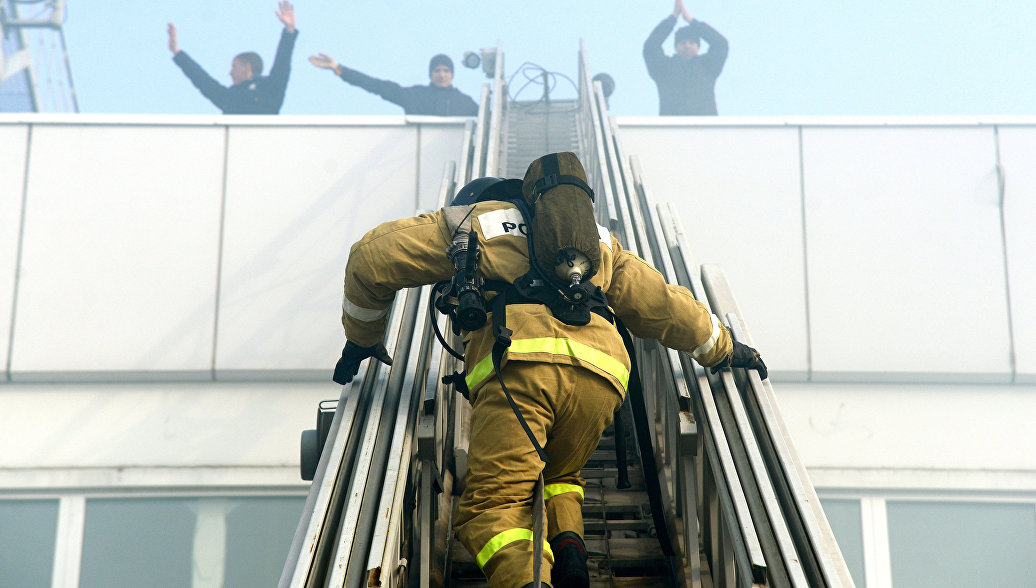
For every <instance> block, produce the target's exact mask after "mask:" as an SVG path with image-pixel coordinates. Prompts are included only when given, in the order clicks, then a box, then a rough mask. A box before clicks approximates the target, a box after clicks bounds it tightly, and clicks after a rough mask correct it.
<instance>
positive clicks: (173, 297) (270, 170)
mask: <svg viewBox="0 0 1036 588" xmlns="http://www.w3.org/2000/svg"><path fill="white" fill-rule="evenodd" d="M194 120H195V119H190V120H189V121H188V122H185V123H180V124H177V123H175V122H174V123H169V122H167V121H161V122H157V123H156V124H140V123H139V121H135V122H133V123H132V124H122V123H120V122H119V121H114V122H107V121H104V122H100V123H98V122H96V121H94V122H86V123H75V122H64V121H58V122H48V123H39V124H32V123H30V124H10V125H4V126H0V138H2V141H0V186H2V187H3V189H2V191H0V207H2V211H3V215H2V217H0V228H2V229H3V230H2V231H0V270H2V271H0V276H2V278H0V279H2V280H4V281H3V282H0V308H2V309H5V310H4V311H3V312H0V317H2V318H0V321H2V322H0V327H2V329H3V331H2V332H3V336H2V337H0V346H2V347H0V351H3V354H2V356H0V357H4V358H5V360H6V358H7V357H10V358H11V362H10V365H9V366H8V365H6V361H5V368H6V369H5V370H4V372H5V378H7V377H8V376H9V377H10V379H11V380H14V381H34V380H74V381H83V380H105V381H107V380H119V379H130V380H140V379H145V380H146V379H163V380H166V379H173V380H183V379H187V380H192V379H211V378H213V377H217V378H220V377H223V378H230V379H238V378H254V377H266V376H264V374H266V375H268V374H270V373H271V372H282V373H290V374H292V376H293V377H317V376H320V377H323V376H324V375H326V373H325V372H327V370H328V369H329V366H330V365H333V360H334V357H335V356H336V353H337V351H336V350H337V349H338V348H340V347H341V345H342V341H343V337H342V331H341V325H340V323H339V317H340V313H341V286H342V278H343V270H344V267H345V261H346V258H347V256H348V250H349V246H350V245H351V244H352V243H353V242H355V241H356V240H358V239H359V238H360V237H361V236H362V235H363V234H364V233H366V232H367V231H368V230H370V229H371V228H373V227H374V226H375V225H377V224H378V223H380V222H383V221H387V220H390V219H394V218H400V217H405V216H410V215H413V214H415V212H416V211H417V210H419V209H423V208H434V202H435V199H436V196H437V195H438V191H439V185H440V182H441V179H442V173H443V169H444V166H445V163H446V161H449V160H456V159H457V158H458V157H459V155H460V146H461V141H462V133H463V128H464V126H463V122H450V123H448V124H447V123H429V124H407V123H405V122H404V121H402V120H401V119H399V118H398V117H392V120H391V121H388V122H385V119H384V118H381V119H380V122H379V120H371V119H369V118H368V119H362V120H361V119H357V120H356V121H355V122H354V123H346V124H342V123H341V122H336V123H335V124H329V125H315V124H308V123H307V124H300V125H297V126H296V125H291V124H284V123H282V122H277V123H275V124H271V125H257V124H234V123H236V122H237V121H236V120H235V121H234V123H230V124H227V123H224V121H225V120H226V119H225V118H223V117H218V118H216V117H214V118H213V119H211V120H212V121H217V122H216V124H213V123H212V122H201V123H197V124H195V123H194ZM206 120H208V119H206ZM26 158H27V159H26ZM26 161H28V165H26ZM23 195H24V202H25V214H24V223H23V222H22V217H23V214H22V204H23ZM23 224H24V228H23ZM19 251H20V258H19ZM16 293H17V302H15V297H16ZM11 309H13V312H12V311H11ZM12 317H13V320H12ZM12 333H13V334H12ZM9 343H11V345H9ZM8 351H10V353H8ZM329 362H330V363H329Z"/></svg>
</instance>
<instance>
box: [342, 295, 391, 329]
mask: <svg viewBox="0 0 1036 588" xmlns="http://www.w3.org/2000/svg"><path fill="white" fill-rule="evenodd" d="M388 311H389V307H385V308H383V309H381V310H377V309H373V308H364V307H362V306H356V305H355V304H353V303H352V302H350V301H349V299H348V298H346V297H345V296H342V312H344V313H345V314H347V315H349V316H351V317H353V318H354V319H356V320H358V321H363V322H365V323H369V322H373V321H376V320H378V319H380V318H381V317H383V316H385V315H386V314H388Z"/></svg>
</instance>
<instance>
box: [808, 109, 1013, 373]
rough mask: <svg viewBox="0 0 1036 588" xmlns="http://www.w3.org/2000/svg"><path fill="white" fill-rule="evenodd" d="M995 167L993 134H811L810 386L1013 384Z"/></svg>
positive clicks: (979, 130) (954, 130)
mask: <svg viewBox="0 0 1036 588" xmlns="http://www.w3.org/2000/svg"><path fill="white" fill-rule="evenodd" d="M994 157H995V151H994V142H993V130H992V129H991V128H967V127H963V128H953V127H946V128H881V127H867V128H806V129H804V130H803V162H804V176H805V178H804V185H805V194H806V229H807V234H806V247H807V252H808V267H809V305H810V324H811V328H812V351H813V369H814V376H815V377H821V378H822V377H825V374H824V372H826V373H827V375H831V376H834V377H845V375H846V374H847V373H852V372H869V373H868V375H867V376H866V378H867V379H875V378H877V379H882V378H892V379H896V378H901V377H903V376H904V375H905V374H911V375H910V376H907V377H909V378H917V377H922V378H928V377H936V378H946V379H950V380H953V381H967V380H969V379H972V378H979V379H984V380H989V379H990V378H993V379H997V378H1003V379H1006V378H1008V377H1009V369H1010V368H1009V363H1008V336H1007V305H1006V292H1005V284H1004V273H1003V267H1004V261H1003V252H1002V247H1001V236H1000V233H1001V232H1000V216H999V207H998V197H997V189H996V174H995V159H994ZM817 372H821V373H820V374H818V373H817ZM931 373H936V374H939V375H936V376H931V375H930V374H931ZM875 374H879V375H877V376H876V375H875ZM925 374H928V375H925Z"/></svg>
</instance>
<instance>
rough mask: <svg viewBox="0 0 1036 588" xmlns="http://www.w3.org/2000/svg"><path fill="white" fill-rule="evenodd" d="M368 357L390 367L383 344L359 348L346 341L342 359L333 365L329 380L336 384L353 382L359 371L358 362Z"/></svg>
mask: <svg viewBox="0 0 1036 588" xmlns="http://www.w3.org/2000/svg"><path fill="white" fill-rule="evenodd" d="M368 357H373V358H375V359H377V360H378V361H380V362H381V363H383V364H385V365H392V358H391V357H389V354H388V350H387V349H385V346H384V345H383V344H381V343H378V344H377V345H371V346H370V347H360V346H359V345H357V344H356V343H353V342H352V341H346V342H345V349H343V350H342V359H339V360H338V363H337V364H335V375H333V376H331V379H332V380H334V381H335V383H338V384H343V385H344V384H348V383H349V382H351V381H353V376H355V375H356V372H358V371H360V362H361V361H363V360H365V359H367V358H368Z"/></svg>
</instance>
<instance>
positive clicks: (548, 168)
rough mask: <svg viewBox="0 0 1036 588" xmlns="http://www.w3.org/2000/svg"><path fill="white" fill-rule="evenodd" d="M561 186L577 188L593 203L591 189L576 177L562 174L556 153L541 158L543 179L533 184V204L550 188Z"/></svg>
mask: <svg viewBox="0 0 1036 588" xmlns="http://www.w3.org/2000/svg"><path fill="white" fill-rule="evenodd" d="M562 184H568V185H571V186H575V187H577V188H579V189H580V190H582V191H584V192H586V195H587V196H589V197H590V202H593V201H594V191H593V189H592V188H591V187H590V186H588V185H587V184H586V182H584V181H583V180H582V179H581V178H579V177H577V176H570V175H567V174H562V173H561V167H560V166H559V165H558V155H557V153H551V154H550V155H547V156H546V157H544V158H543V177H542V178H540V179H538V180H536V183H535V184H533V187H534V189H535V191H536V194H535V196H534V198H533V202H534V203H535V200H536V199H538V198H539V197H540V196H542V195H543V194H544V193H546V192H548V191H549V190H550V189H551V188H555V187H557V186H560V185H562Z"/></svg>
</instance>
